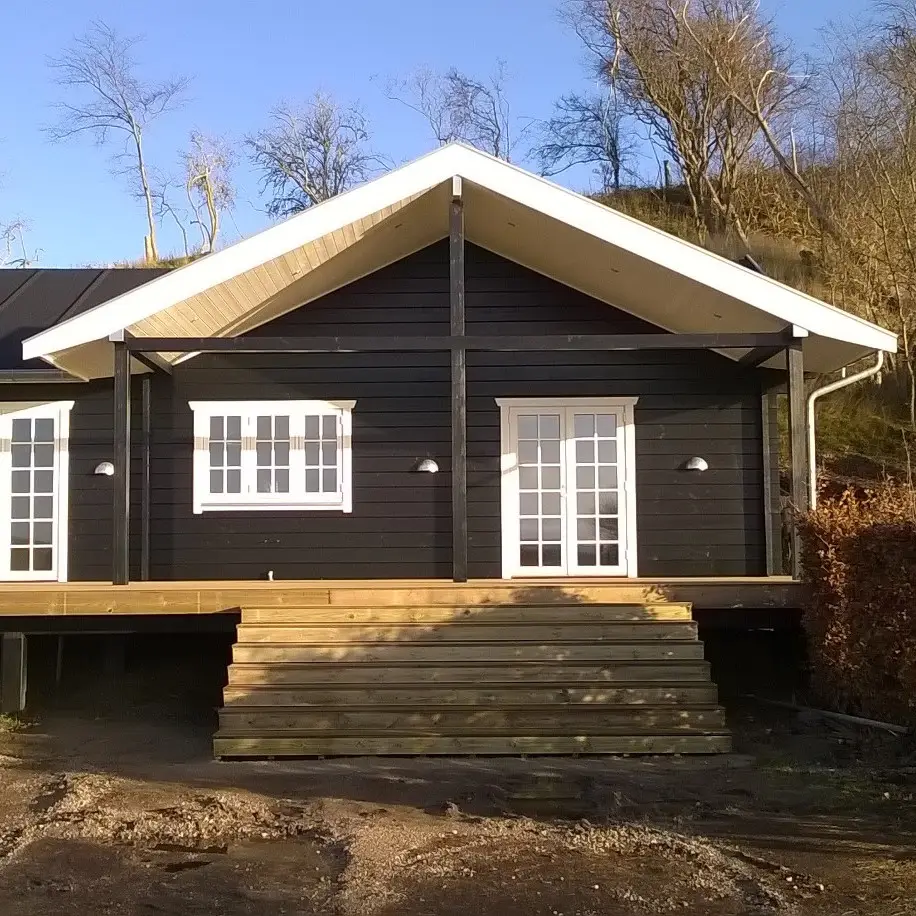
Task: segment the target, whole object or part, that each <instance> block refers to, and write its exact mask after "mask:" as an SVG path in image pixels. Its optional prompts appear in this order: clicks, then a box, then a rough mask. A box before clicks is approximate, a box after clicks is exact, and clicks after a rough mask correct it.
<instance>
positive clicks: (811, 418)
mask: <svg viewBox="0 0 916 916" xmlns="http://www.w3.org/2000/svg"><path fill="white" fill-rule="evenodd" d="M883 366H884V351H883V350H879V351H878V358H877V360H876V361H875V364H874V365H873V366H869V367H868V368H867V369H863V370H862V371H861V372H857V373H856V374H855V375H850V376H849V377H848V378H841V379H837V380H836V381H835V382H831V383H830V384H829V385H824V386H823V387H821V388H817V389H815V390H814V391H812V392H811V394H809V395H808V505H809V506H810V507H811V508H812V509H816V508H817V433H816V429H815V426H814V422H815V408H816V406H817V402H818V401H819V400H820V399H821V398H822V397H823V396H824V395H825V394H833V392H834V391H839V390H840V389H841V388H848V387H849V386H850V385H855V383H856V382H861V381H864V380H865V379H867V378H871V377H872V376H874V375H877V374H878V373H879V372H880V371H881V369H882V367H883Z"/></svg>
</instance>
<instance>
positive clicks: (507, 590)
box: [251, 579, 664, 607]
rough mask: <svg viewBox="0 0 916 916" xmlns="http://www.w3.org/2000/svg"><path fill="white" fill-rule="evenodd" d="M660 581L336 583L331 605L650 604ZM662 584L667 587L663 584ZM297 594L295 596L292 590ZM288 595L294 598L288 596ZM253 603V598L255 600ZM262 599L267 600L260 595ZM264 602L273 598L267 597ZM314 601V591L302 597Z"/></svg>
mask: <svg viewBox="0 0 916 916" xmlns="http://www.w3.org/2000/svg"><path fill="white" fill-rule="evenodd" d="M659 586H660V583H658V582H657V581H652V582H632V581H629V580H627V579H618V580H614V581H607V580H605V581H602V582H594V581H588V582H583V581H581V580H580V581H578V582H569V581H563V580H561V581H555V582H545V581H516V582H512V581H505V582H494V581H482V582H467V583H462V584H457V585H456V584H455V583H454V582H439V583H432V582H422V581H421V582H416V583H409V584H404V583H387V584H386V583H382V582H372V583H368V582H367V583H365V584H360V585H357V584H355V583H348V584H346V585H342V584H337V585H334V586H333V587H331V588H329V591H328V600H329V603H330V604H332V605H342V606H346V607H360V606H362V607H380V606H382V605H391V606H394V607H419V606H421V605H430V606H437V605H438V606H454V607H476V606H479V605H484V604H489V605H509V604H520V605H521V604H524V605H535V604H559V605H568V604H647V603H657V602H659V601H660V599H661V596H660V594H659ZM662 587H664V586H663V585H662ZM290 598H292V599H293V600H295V599H294V596H290ZM287 600H289V599H287ZM251 603H254V602H251ZM257 603H258V604H261V603H262V602H260V601H258V602H257ZM263 603H264V604H272V603H274V602H271V601H265V602H263ZM301 603H302V604H313V603H320V602H313V601H312V600H311V598H310V597H308V598H306V599H305V600H303V601H302V602H301Z"/></svg>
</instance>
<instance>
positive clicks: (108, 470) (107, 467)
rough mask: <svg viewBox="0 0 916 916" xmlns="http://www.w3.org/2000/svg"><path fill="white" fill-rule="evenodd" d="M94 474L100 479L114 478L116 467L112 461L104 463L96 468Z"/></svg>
mask: <svg viewBox="0 0 916 916" xmlns="http://www.w3.org/2000/svg"><path fill="white" fill-rule="evenodd" d="M92 473H93V474H98V476H99V477H114V465H113V464H112V463H111V462H110V461H102V462H101V463H99V464H97V465H96V466H95V470H94V471H93V472H92Z"/></svg>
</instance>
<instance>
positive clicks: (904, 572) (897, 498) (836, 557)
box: [799, 482, 916, 726]
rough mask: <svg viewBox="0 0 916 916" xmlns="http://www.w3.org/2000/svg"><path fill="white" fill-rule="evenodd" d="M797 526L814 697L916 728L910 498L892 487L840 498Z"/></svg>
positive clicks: (907, 491) (914, 506)
mask: <svg viewBox="0 0 916 916" xmlns="http://www.w3.org/2000/svg"><path fill="white" fill-rule="evenodd" d="M799 524H800V530H801V537H802V557H801V560H802V575H803V578H804V579H805V581H806V583H807V585H808V597H807V607H806V608H805V611H804V625H805V629H806V631H807V634H808V641H809V651H810V659H811V668H812V686H813V688H814V690H815V692H816V693H817V694H818V696H819V698H820V699H821V700H822V701H823V702H825V703H827V704H828V705H830V706H832V707H834V708H836V709H842V710H845V711H847V712H852V713H856V714H859V715H864V716H868V717H871V718H876V719H884V720H888V721H893V722H899V723H901V724H904V725H910V726H916V493H914V491H913V490H912V488H910V487H907V486H904V485H900V484H895V483H890V482H888V483H885V484H883V485H882V486H880V487H879V488H878V489H876V490H871V491H866V492H864V493H861V492H860V493H854V492H852V491H847V492H846V493H844V494H843V495H842V496H839V497H837V498H835V499H827V500H825V501H823V502H821V503H820V504H819V505H818V508H817V509H816V510H814V511H812V512H809V513H808V514H807V515H805V516H804V517H802V518H801V519H800V520H799Z"/></svg>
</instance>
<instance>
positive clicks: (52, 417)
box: [0, 401, 74, 582]
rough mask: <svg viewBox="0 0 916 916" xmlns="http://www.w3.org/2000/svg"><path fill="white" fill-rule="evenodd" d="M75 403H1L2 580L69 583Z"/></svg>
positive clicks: (0, 558)
mask: <svg viewBox="0 0 916 916" xmlns="http://www.w3.org/2000/svg"><path fill="white" fill-rule="evenodd" d="M73 404H74V402H73V401H52V402H50V403H44V404H42V403H34V402H29V403H3V404H0V579H4V580H7V581H15V580H27V581H28V580H32V581H52V582H55V581H56V582H66V581H67V516H68V502H69V489H70V487H69V469H70V448H69V442H70V410H71V409H72V408H73Z"/></svg>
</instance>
